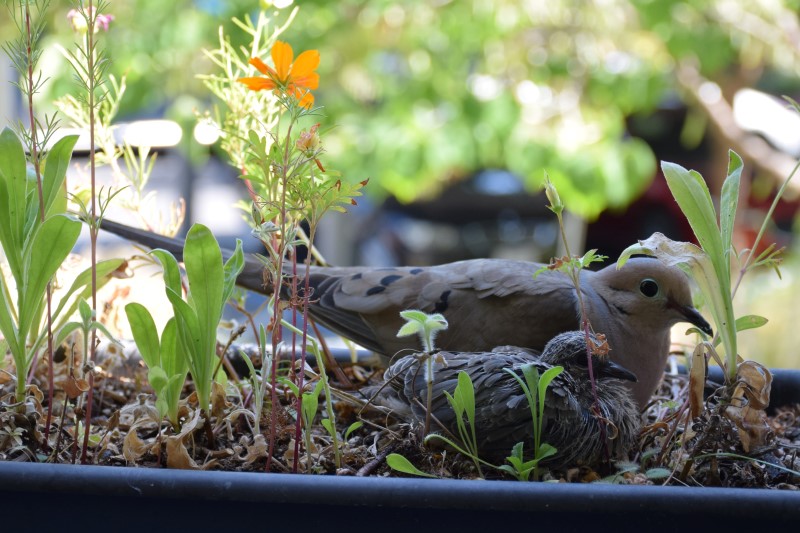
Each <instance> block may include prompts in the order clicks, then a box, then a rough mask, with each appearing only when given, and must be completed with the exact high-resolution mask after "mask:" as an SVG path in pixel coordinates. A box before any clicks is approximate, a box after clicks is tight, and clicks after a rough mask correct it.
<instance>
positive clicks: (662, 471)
mask: <svg viewBox="0 0 800 533" xmlns="http://www.w3.org/2000/svg"><path fill="white" fill-rule="evenodd" d="M671 474H672V471H671V470H670V469H669V468H650V469H649V470H647V471H646V472H645V473H644V475H645V476H646V477H647V479H652V480H655V479H665V478H668V477H669V476H670V475H671Z"/></svg>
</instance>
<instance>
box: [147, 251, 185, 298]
mask: <svg viewBox="0 0 800 533" xmlns="http://www.w3.org/2000/svg"><path fill="white" fill-rule="evenodd" d="M150 254H151V255H153V256H155V258H156V260H157V261H158V262H159V263H161V268H162V269H163V271H164V272H163V274H164V284H165V285H166V286H167V288H168V289H172V290H173V291H174V292H176V293H177V294H181V292H182V291H183V287H182V286H181V272H180V268H179V267H178V260H177V259H175V256H174V255H172V254H171V253H169V252H168V251H166V250H162V249H161V248H156V249H155V250H151V251H150Z"/></svg>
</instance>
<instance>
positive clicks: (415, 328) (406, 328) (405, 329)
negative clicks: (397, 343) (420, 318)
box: [397, 322, 422, 337]
mask: <svg viewBox="0 0 800 533" xmlns="http://www.w3.org/2000/svg"><path fill="white" fill-rule="evenodd" d="M420 331H422V324H420V323H419V322H406V323H405V324H403V325H402V327H401V328H400V331H398V332H397V336H398V337H408V336H409V335H414V334H416V333H419V332H420Z"/></svg>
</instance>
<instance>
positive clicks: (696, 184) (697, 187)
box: [661, 161, 724, 258]
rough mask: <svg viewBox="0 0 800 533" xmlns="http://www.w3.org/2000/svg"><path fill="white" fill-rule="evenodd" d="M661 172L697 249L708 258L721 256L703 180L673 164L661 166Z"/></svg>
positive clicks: (720, 242)
mask: <svg viewBox="0 0 800 533" xmlns="http://www.w3.org/2000/svg"><path fill="white" fill-rule="evenodd" d="M661 169H662V170H663V171H664V177H665V178H666V179H667V185H668V186H669V190H670V191H671V192H672V196H674V197H675V201H676V202H677V203H678V206H679V207H680V208H681V211H682V212H683V214H684V215H685V216H686V220H688V221H689V225H690V226H691V227H692V231H694V235H695V237H697V241H698V242H699V243H700V246H701V247H702V248H703V250H705V251H706V252H707V253H708V254H709V255H710V256H711V257H712V258H713V257H721V256H722V255H723V254H724V250H723V249H722V240H721V238H720V233H719V226H717V217H716V213H715V211H714V203H713V202H712V201H711V193H709V191H708V186H707V185H706V182H705V180H704V179H703V177H702V176H701V175H700V174H698V173H697V172H695V171H694V170H686V169H685V168H683V167H682V166H680V165H676V164H675V163H668V162H666V161H662V162H661Z"/></svg>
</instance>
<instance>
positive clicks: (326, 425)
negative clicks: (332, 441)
mask: <svg viewBox="0 0 800 533" xmlns="http://www.w3.org/2000/svg"><path fill="white" fill-rule="evenodd" d="M319 423H320V424H322V427H324V428H325V431H327V432H328V435H330V436H331V437H333V438H336V428H334V427H333V423H332V422H331V420H330V418H323V419H322V420H320V421H319Z"/></svg>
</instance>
